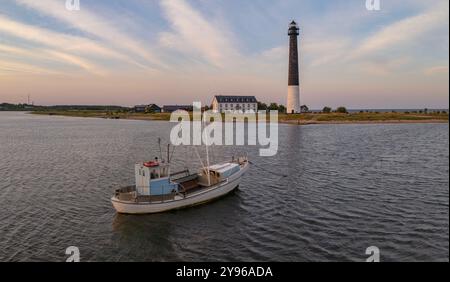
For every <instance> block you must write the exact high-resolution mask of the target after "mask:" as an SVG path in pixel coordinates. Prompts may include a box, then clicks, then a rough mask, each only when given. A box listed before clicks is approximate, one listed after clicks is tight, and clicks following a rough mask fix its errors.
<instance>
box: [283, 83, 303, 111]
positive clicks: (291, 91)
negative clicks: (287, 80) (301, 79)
mask: <svg viewBox="0 0 450 282" xmlns="http://www.w3.org/2000/svg"><path fill="white" fill-rule="evenodd" d="M286 111H287V113H288V114H298V113H300V87H299V86H298V85H289V86H288V96H287V104H286Z"/></svg>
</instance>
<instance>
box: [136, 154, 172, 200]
mask: <svg viewBox="0 0 450 282" xmlns="http://www.w3.org/2000/svg"><path fill="white" fill-rule="evenodd" d="M169 176H170V166H169V165H168V164H164V163H159V162H158V161H152V162H146V163H137V164H135V178H136V190H137V192H138V194H139V195H142V196H161V195H168V194H172V193H175V192H177V191H178V185H177V184H175V183H171V182H170V178H169Z"/></svg>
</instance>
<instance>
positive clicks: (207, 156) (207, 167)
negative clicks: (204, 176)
mask: <svg viewBox="0 0 450 282" xmlns="http://www.w3.org/2000/svg"><path fill="white" fill-rule="evenodd" d="M205 123H206V121H205V117H203V124H205ZM205 148H206V171H207V173H208V186H211V173H210V172H209V150H208V134H205Z"/></svg>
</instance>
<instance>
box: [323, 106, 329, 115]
mask: <svg viewBox="0 0 450 282" xmlns="http://www.w3.org/2000/svg"><path fill="white" fill-rule="evenodd" d="M322 112H324V113H326V114H329V113H331V108H330V107H323V109H322Z"/></svg>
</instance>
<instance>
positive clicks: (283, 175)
mask: <svg viewBox="0 0 450 282" xmlns="http://www.w3.org/2000/svg"><path fill="white" fill-rule="evenodd" d="M248 163H249V164H251V165H254V166H255V167H257V168H259V169H261V170H263V171H265V172H268V173H271V174H273V175H277V176H280V177H288V175H287V174H281V173H276V172H273V171H270V170H268V169H266V168H264V167H261V166H259V165H257V164H255V163H254V162H252V161H248Z"/></svg>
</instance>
